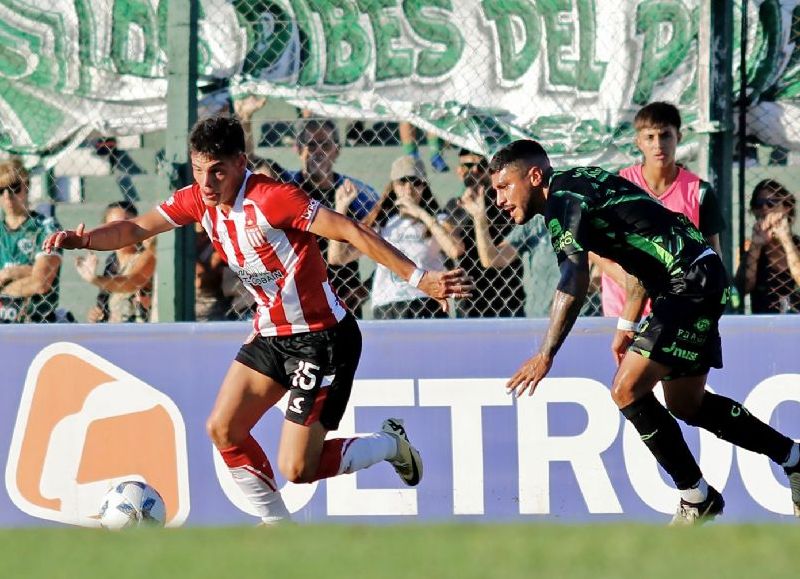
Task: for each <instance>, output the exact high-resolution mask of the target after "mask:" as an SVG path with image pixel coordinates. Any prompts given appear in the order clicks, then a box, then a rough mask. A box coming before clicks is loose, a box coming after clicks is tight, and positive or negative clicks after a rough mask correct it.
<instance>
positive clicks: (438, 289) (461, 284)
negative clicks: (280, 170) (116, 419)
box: [309, 207, 472, 308]
mask: <svg viewBox="0 0 800 579" xmlns="http://www.w3.org/2000/svg"><path fill="white" fill-rule="evenodd" d="M309 231H310V232H311V233H314V234H316V235H319V236H322V237H326V238H328V239H332V240H334V241H345V242H347V243H349V244H351V245H352V246H353V247H355V248H356V249H357V250H359V251H360V252H361V253H363V254H364V255H366V256H367V257H369V258H370V259H372V260H374V261H376V262H377V263H380V264H381V265H384V266H386V267H387V268H389V269H390V270H391V271H392V272H394V273H395V274H397V275H398V276H399V277H400V278H402V279H404V280H406V281H409V283H412V282H413V283H414V285H416V287H418V288H419V289H421V290H422V291H424V292H425V293H426V294H428V295H429V296H431V297H432V298H435V299H437V300H439V301H440V302H441V303H442V305H443V307H444V308H446V304H447V302H446V301H445V300H446V299H447V298H449V297H456V298H461V297H469V295H470V292H471V291H472V280H471V279H470V278H469V277H467V275H466V274H465V273H464V271H463V270H460V269H455V270H451V271H425V272H424V273H423V274H422V276H421V277H419V276H420V272H419V271H418V270H417V266H416V265H414V262H413V261H411V260H410V259H408V258H407V257H406V256H405V255H404V254H403V253H402V252H401V251H399V250H398V249H397V248H395V247H394V246H393V245H391V244H390V243H388V242H387V241H385V240H384V239H383V238H382V237H381V236H380V235H378V234H377V233H375V232H374V231H373V230H372V229H370V228H369V227H367V226H366V225H364V224H363V223H359V222H357V221H355V220H353V219H350V218H348V217H345V216H344V215H340V214H339V213H336V212H335V211H331V210H330V209H327V208H324V207H320V208H319V210H318V211H317V214H316V216H315V218H314V221H313V222H312V223H311V226H310V227H309ZM415 272H417V273H416V274H415Z"/></svg>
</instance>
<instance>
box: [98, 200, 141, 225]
mask: <svg viewBox="0 0 800 579" xmlns="http://www.w3.org/2000/svg"><path fill="white" fill-rule="evenodd" d="M113 209H122V210H123V211H124V212H125V213H126V214H127V215H131V216H132V217H137V216H138V215H139V210H138V209H136V205H134V204H133V201H128V200H127V199H123V200H121V201H112V202H111V203H109V204H108V205H106V209H105V211H104V212H103V221H105V218H106V216H107V215H108V212H109V211H111V210H113Z"/></svg>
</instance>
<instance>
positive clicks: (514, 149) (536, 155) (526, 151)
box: [489, 139, 550, 175]
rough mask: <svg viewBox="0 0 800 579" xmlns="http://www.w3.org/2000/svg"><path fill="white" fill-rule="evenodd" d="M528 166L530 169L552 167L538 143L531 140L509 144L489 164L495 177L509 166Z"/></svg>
mask: <svg viewBox="0 0 800 579" xmlns="http://www.w3.org/2000/svg"><path fill="white" fill-rule="evenodd" d="M523 163H524V164H526V165H527V166H528V167H532V166H535V167H541V168H542V169H548V168H549V167H550V158H549V157H548V156H547V151H545V150H544V147H542V146H541V145H540V144H539V143H538V142H536V141H532V140H530V139H520V140H519V141H514V142H513V143H509V144H508V145H506V146H505V147H503V148H502V149H500V150H499V151H497V153H495V155H494V157H492V160H491V162H490V163H489V174H490V175H494V174H495V173H499V172H500V171H502V170H503V169H505V168H506V167H507V166H509V165H521V164H523Z"/></svg>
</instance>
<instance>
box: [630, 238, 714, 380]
mask: <svg viewBox="0 0 800 579" xmlns="http://www.w3.org/2000/svg"><path fill="white" fill-rule="evenodd" d="M729 299H730V285H729V282H728V276H727V274H726V272H725V266H723V265H722V261H721V260H720V259H719V257H717V255H716V254H710V255H708V256H706V257H703V258H701V259H698V260H697V261H696V262H695V263H693V264H692V265H691V266H689V268H688V269H687V271H686V273H685V274H684V276H683V277H681V278H677V279H675V280H673V283H672V286H671V287H670V290H669V291H667V292H665V293H663V294H661V295H658V296H656V297H655V298H654V299H653V309H652V311H651V312H650V315H649V316H648V317H647V318H646V319H645V321H644V323H643V324H642V328H641V329H640V330H639V332H638V334H637V335H636V337H635V338H634V340H633V343H632V344H631V347H630V349H631V350H633V351H634V352H637V353H639V354H641V355H642V356H644V357H645V358H649V359H651V360H655V361H656V362H659V363H661V364H664V365H666V366H669V367H670V368H671V371H670V373H669V375H668V376H665V377H664V379H665V380H670V379H674V378H682V377H685V376H701V375H703V374H706V373H708V371H709V369H710V368H722V342H721V340H720V336H719V318H720V316H722V312H723V311H724V310H725V305H726V304H727V303H728V300H729Z"/></svg>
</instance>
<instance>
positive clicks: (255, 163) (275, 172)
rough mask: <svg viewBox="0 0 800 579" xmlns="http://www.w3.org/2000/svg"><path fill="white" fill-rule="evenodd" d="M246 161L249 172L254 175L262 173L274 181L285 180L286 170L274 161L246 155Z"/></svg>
mask: <svg viewBox="0 0 800 579" xmlns="http://www.w3.org/2000/svg"><path fill="white" fill-rule="evenodd" d="M247 160H248V162H249V165H250V170H251V171H253V172H254V173H259V172H261V173H264V174H266V175H268V176H270V177H272V178H273V179H275V180H276V181H284V180H285V179H286V169H284V168H283V166H281V164H280V163H278V162H277V161H275V160H274V159H269V158H266V157H260V156H258V155H248V157H247Z"/></svg>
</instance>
